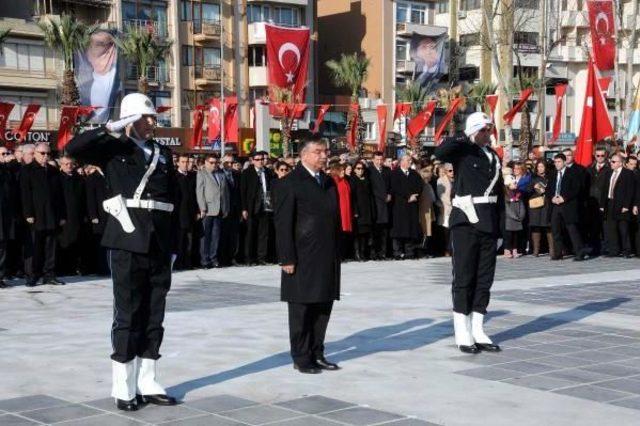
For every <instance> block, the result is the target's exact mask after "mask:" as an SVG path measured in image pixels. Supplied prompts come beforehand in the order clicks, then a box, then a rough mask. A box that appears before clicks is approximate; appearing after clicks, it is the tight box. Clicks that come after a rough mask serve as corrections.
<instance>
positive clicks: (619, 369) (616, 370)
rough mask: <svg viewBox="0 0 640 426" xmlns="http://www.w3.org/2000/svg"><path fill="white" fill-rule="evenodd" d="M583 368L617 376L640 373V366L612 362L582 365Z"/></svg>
mask: <svg viewBox="0 0 640 426" xmlns="http://www.w3.org/2000/svg"><path fill="white" fill-rule="evenodd" d="M582 370H587V371H594V372H596V373H602V374H608V375H610V376H615V377H628V376H633V375H636V374H640V368H633V367H627V366H624V365H617V364H612V363H606V364H595V365H588V366H586V367H582Z"/></svg>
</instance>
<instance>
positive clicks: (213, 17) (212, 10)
mask: <svg viewBox="0 0 640 426" xmlns="http://www.w3.org/2000/svg"><path fill="white" fill-rule="evenodd" d="M202 19H203V21H204V22H209V23H213V22H216V23H217V22H220V5H219V4H213V3H202Z"/></svg>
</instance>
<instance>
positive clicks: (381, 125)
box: [376, 105, 387, 152]
mask: <svg viewBox="0 0 640 426" xmlns="http://www.w3.org/2000/svg"><path fill="white" fill-rule="evenodd" d="M376 111H377V112H378V138H379V140H378V151H382V152H384V149H385V147H386V146H387V106H386V105H378V106H377V107H376Z"/></svg>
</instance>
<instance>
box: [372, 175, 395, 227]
mask: <svg viewBox="0 0 640 426" xmlns="http://www.w3.org/2000/svg"><path fill="white" fill-rule="evenodd" d="M369 178H370V179H371V192H372V194H373V201H374V206H375V220H376V222H375V223H377V224H380V225H383V224H385V223H389V203H387V196H388V195H389V194H391V170H389V168H388V167H382V169H381V170H380V171H378V169H376V167H375V166H374V165H373V164H372V165H371V166H369Z"/></svg>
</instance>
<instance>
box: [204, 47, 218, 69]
mask: <svg viewBox="0 0 640 426" xmlns="http://www.w3.org/2000/svg"><path fill="white" fill-rule="evenodd" d="M202 54H203V59H204V66H205V68H219V67H220V49H219V48H215V47H205V48H204V49H202Z"/></svg>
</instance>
